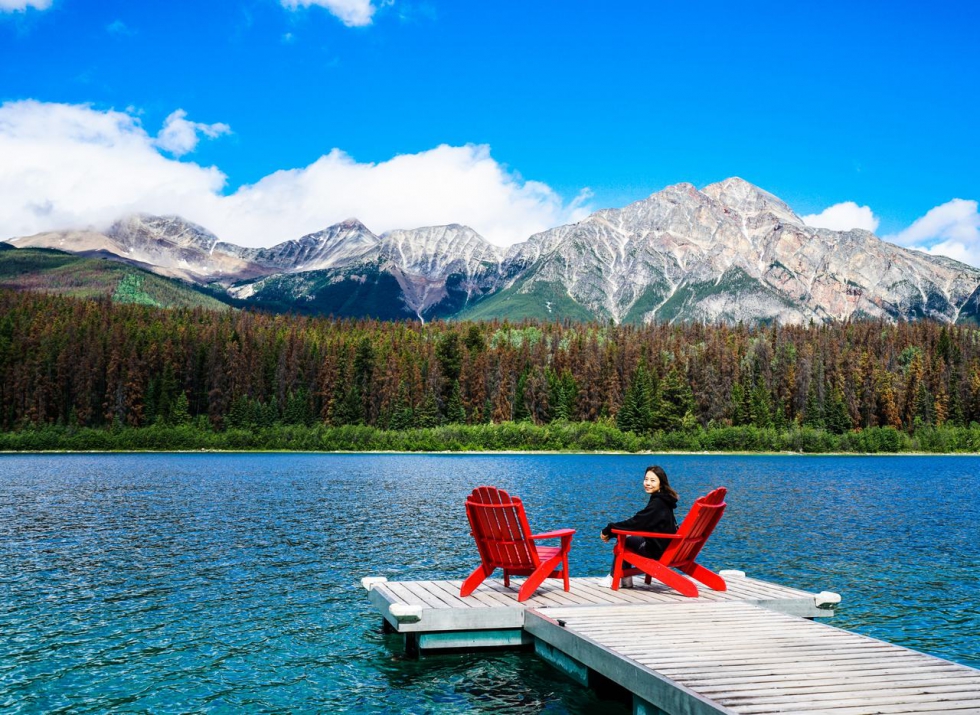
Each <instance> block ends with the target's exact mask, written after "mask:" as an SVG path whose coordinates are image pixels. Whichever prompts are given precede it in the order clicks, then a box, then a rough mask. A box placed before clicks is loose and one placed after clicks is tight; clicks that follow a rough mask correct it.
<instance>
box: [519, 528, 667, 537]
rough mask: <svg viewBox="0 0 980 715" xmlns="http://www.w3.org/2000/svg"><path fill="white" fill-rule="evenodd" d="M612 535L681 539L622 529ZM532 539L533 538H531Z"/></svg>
mask: <svg viewBox="0 0 980 715" xmlns="http://www.w3.org/2000/svg"><path fill="white" fill-rule="evenodd" d="M612 533H614V534H617V535H619V536H646V537H651V538H654V539H680V538H683V537H682V536H680V535H679V534H655V533H653V532H650V531H626V530H624V529H613V530H612ZM531 538H534V537H531Z"/></svg>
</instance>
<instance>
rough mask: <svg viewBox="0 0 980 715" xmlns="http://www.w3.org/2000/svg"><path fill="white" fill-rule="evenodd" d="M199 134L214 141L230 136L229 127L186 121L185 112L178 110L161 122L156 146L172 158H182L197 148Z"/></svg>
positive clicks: (219, 124)
mask: <svg viewBox="0 0 980 715" xmlns="http://www.w3.org/2000/svg"><path fill="white" fill-rule="evenodd" d="M200 134H203V135H204V136H206V137H208V138H209V139H215V138H216V137H220V136H221V135H222V134H231V127H229V126H228V125H227V124H222V123H220V122H219V123H217V124H202V123H201V122H191V121H188V119H187V112H185V111H184V110H183V109H178V110H177V111H175V112H173V113H171V115H170V116H169V117H167V118H166V119H165V120H164V121H163V129H161V130H160V133H159V134H157V139H156V144H157V146H158V147H160V148H161V149H163V150H164V151H169V152H170V153H171V154H173V155H174V156H183V155H184V154H188V153H190V152H192V151H194V149H196V148H197V142H198V140H199V138H200V137H199V135H200Z"/></svg>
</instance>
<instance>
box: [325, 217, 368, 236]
mask: <svg viewBox="0 0 980 715" xmlns="http://www.w3.org/2000/svg"><path fill="white" fill-rule="evenodd" d="M330 228H338V229H346V230H348V231H368V232H369V233H370V230H369V229H368V227H367V226H365V225H364V224H363V223H361V222H360V221H359V220H358V219H356V218H348V219H344V220H343V221H341V222H340V223H335V224H334V225H333V226H330Z"/></svg>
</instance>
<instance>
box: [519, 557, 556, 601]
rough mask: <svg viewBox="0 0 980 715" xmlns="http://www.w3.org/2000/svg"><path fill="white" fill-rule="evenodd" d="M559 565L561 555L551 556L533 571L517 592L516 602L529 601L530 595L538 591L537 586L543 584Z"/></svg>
mask: <svg viewBox="0 0 980 715" xmlns="http://www.w3.org/2000/svg"><path fill="white" fill-rule="evenodd" d="M559 563H561V554H558V555H557V556H552V557H551V558H550V559H548V560H547V561H545V562H543V563H542V564H541V565H540V566H538V567H537V568H536V569H534V572H533V573H532V574H531V575H530V576H528V577H527V580H526V581H525V582H524V585H523V586H521V590H520V591H518V592H517V600H518V601H526V600H527V599H529V598H530V597H531V594H532V593H534V592H535V591H537V590H538V586H540V585H541V584H542V583H544V580H545V579H546V578H548V576H549V575H550V574H551V572H552V571H554V570H555V566H557V565H558V564H559Z"/></svg>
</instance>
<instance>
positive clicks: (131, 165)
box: [0, 100, 590, 246]
mask: <svg viewBox="0 0 980 715" xmlns="http://www.w3.org/2000/svg"><path fill="white" fill-rule="evenodd" d="M169 119H173V121H169ZM185 125H193V131H192V132H190V134H191V135H192V136H190V135H189V134H188V133H187V132H186V131H185V130H186V126H185ZM206 126H208V127H209V130H208V131H210V132H212V134H213V135H216V134H217V133H222V131H223V130H221V129H215V127H218V126H223V125H206ZM167 127H170V128H171V129H172V131H171V132H170V133H169V134H168V132H167ZM178 128H179V129H180V131H178ZM198 132H204V133H205V134H207V132H205V131H204V130H203V129H201V127H200V125H197V124H195V123H194V122H189V121H187V120H186V119H185V115H184V114H183V112H180V111H179V110H178V112H175V113H174V114H172V115H171V117H170V118H168V123H167V125H166V126H165V129H164V131H161V133H160V136H159V137H157V138H154V137H153V136H151V135H150V134H148V133H147V132H146V130H145V129H143V127H142V125H141V124H140V121H139V119H138V118H137V117H136V116H134V112H133V111H132V110H128V111H126V112H118V111H98V110H95V109H92V108H91V107H87V106H78V105H65V104H46V103H41V102H36V101H31V100H28V101H19V102H8V103H6V104H3V105H0V156H3V157H4V161H3V162H0V196H3V197H4V199H3V201H0V239H2V238H9V237H13V236H24V235H30V234H33V233H38V232H41V231H49V230H55V229H62V228H82V227H88V226H95V227H104V226H106V225H108V224H109V223H110V222H111V221H113V220H115V219H116V218H119V217H120V216H122V215H124V214H126V213H132V212H137V211H142V212H146V213H153V214H179V215H181V216H184V217H185V218H187V219H189V220H191V221H194V222H196V223H199V224H201V225H202V226H204V227H205V228H207V229H209V230H211V231H213V232H214V233H216V234H217V235H218V236H219V237H220V238H221V239H222V240H225V241H230V242H233V243H238V244H240V245H245V246H271V245H273V244H275V243H279V242H281V241H285V240H288V239H294V238H299V237H300V236H302V235H305V234H307V233H312V232H314V231H318V230H320V229H322V228H325V227H326V226H329V225H330V224H333V223H336V222H338V221H342V220H344V219H347V218H351V217H356V218H359V219H360V220H361V221H363V222H364V223H365V224H366V225H367V226H368V227H369V228H370V229H372V230H373V231H375V232H378V233H380V232H383V231H387V230H391V229H394V228H415V227H418V226H431V225H438V224H445V223H462V224H466V225H468V226H471V227H472V228H474V229H475V230H476V231H477V232H479V233H480V234H481V235H483V236H484V237H486V238H487V239H488V240H490V241H492V242H493V243H496V244H498V245H502V246H503V245H510V244H512V243H515V242H517V241H522V240H524V239H526V238H527V237H528V236H530V235H531V234H533V233H536V232H538V231H542V230H545V229H548V228H551V227H553V226H556V225H559V224H561V223H566V222H569V221H577V220H579V219H581V218H583V217H584V216H585V215H587V214H588V212H589V207H588V206H587V203H588V199H589V197H590V195H589V194H588V192H583V193H582V194H580V195H579V197H577V198H576V199H575V200H574V201H571V202H569V203H566V202H564V201H563V200H562V198H561V197H560V196H559V195H558V194H557V193H555V192H554V191H553V190H552V189H551V188H550V187H548V186H547V185H545V184H543V183H540V182H536V181H524V180H522V179H521V177H519V176H518V175H516V174H514V173H512V172H510V171H508V170H507V169H506V168H504V167H503V166H501V165H500V164H499V163H498V162H497V161H496V160H495V159H494V158H493V157H492V156H491V155H490V148H489V147H487V146H485V145H466V146H460V147H451V146H445V145H443V146H439V147H436V148H434V149H430V150H429V151H424V152H420V153H418V154H406V155H401V156H396V157H394V158H392V159H389V160H388V161H384V162H380V163H359V162H357V161H355V160H354V159H353V158H352V157H350V156H349V155H347V154H345V153H344V152H342V151H340V150H339V149H334V150H333V151H331V152H330V153H329V154H326V155H324V156H321V157H320V158H319V159H317V160H316V161H314V162H313V163H312V164H310V165H309V166H306V167H303V168H297V169H288V170H282V171H277V172H275V173H273V174H270V175H269V176H266V177H264V178H262V179H260V180H259V181H258V182H256V183H255V184H251V185H247V186H243V187H241V188H240V189H238V190H237V191H235V192H234V193H232V194H230V195H224V194H223V193H222V191H223V188H224V186H225V183H226V177H225V175H224V174H223V173H222V172H221V171H220V170H219V169H218V168H216V167H203V166H200V165H198V164H195V163H193V162H188V161H178V160H176V159H173V158H169V157H167V156H164V155H163V154H161V153H160V147H161V146H162V145H163V144H166V145H167V146H168V148H169V149H168V150H170V151H174V150H175V149H176V150H179V149H183V148H187V147H188V146H190V145H192V144H194V143H196V141H197V138H198ZM181 142H183V143H181Z"/></svg>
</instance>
